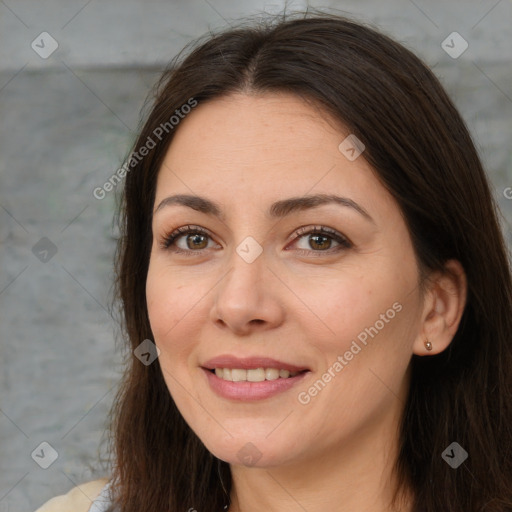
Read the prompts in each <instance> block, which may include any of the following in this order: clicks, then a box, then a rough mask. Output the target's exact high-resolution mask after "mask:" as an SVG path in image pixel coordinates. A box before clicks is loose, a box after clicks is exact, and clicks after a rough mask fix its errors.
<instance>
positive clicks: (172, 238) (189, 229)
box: [160, 225, 352, 256]
mask: <svg viewBox="0 0 512 512" xmlns="http://www.w3.org/2000/svg"><path fill="white" fill-rule="evenodd" d="M189 234H190V235H192V234H194V235H196V234H200V235H206V236H208V237H210V238H212V237H211V235H210V233H209V232H208V231H207V230H206V229H204V228H202V227H200V226H190V225H188V226H182V227H180V228H177V229H175V230H174V231H173V232H172V233H170V234H169V235H167V236H165V237H164V239H163V240H162V242H161V244H160V248H161V249H167V250H172V252H174V253H178V254H185V255H187V256H195V255H198V254H201V253H202V252H203V251H204V250H205V249H199V250H197V251H193V250H191V249H190V250H183V249H180V248H179V247H176V246H175V242H176V240H177V239H178V238H180V237H181V236H183V235H189ZM294 234H295V235H296V236H297V238H302V237H304V236H306V235H327V236H328V238H331V239H332V240H334V241H336V242H338V243H339V244H340V245H339V246H338V247H335V248H334V249H327V250H325V251H322V250H317V251H314V250H306V249H297V251H299V254H300V255H311V254H312V253H313V254H316V255H317V256H323V255H324V254H332V253H337V252H339V251H342V250H344V249H350V248H351V247H352V243H351V242H350V241H349V240H348V239H347V238H346V237H345V236H343V235H342V234H341V233H338V232H337V231H335V230H334V229H331V228H328V227H325V226H314V227H309V226H307V227H301V228H299V229H297V230H296V231H295V233H294ZM294 241H295V240H294ZM172 246H174V247H173V249H171V247H172Z"/></svg>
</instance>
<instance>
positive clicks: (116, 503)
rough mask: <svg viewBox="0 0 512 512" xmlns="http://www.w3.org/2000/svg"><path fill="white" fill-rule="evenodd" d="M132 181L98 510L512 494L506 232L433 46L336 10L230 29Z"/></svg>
mask: <svg viewBox="0 0 512 512" xmlns="http://www.w3.org/2000/svg"><path fill="white" fill-rule="evenodd" d="M124 175H126V183H125V188H124V196H123V203H122V208H121V210H120V212H121V226H122V232H123V236H122V238H121V239H120V244H119V248H118V254H117V268H118V281H117V291H118V296H119V298H120V299H121V304H122V311H123V314H124V321H125V323H124V326H125V331H126V339H127V340H128V342H129V346H130V350H131V351H133V356H132V357H131V358H130V362H129V365H128V368H127V370H126V376H125V380H124V382H123V385H122V388H121V390H120V392H119V396H118V400H117V402H116V404H115V408H114V410H113V412H114V413H115V415H114V418H115V421H114V424H113V453H114V454H115V462H114V472H113V475H112V478H111V481H110V482H109V484H107V486H105V483H106V482H105V481H98V482H93V483H91V484H89V485H91V486H92V487H91V488H90V489H91V491H92V490H93V491H94V492H91V494H94V495H96V494H98V493H99V491H100V490H103V494H102V496H100V498H99V499H98V500H96V501H95V503H94V504H93V505H92V508H91V509H90V510H96V511H99V510H109V511H114V510H116V511H119V512H135V511H137V512H144V511H147V512H149V511H155V510H159V511H162V512H163V511H169V512H170V511H172V512H183V511H189V512H192V511H199V512H200V511H211V512H217V511H221V510H229V512H248V511H250V512H252V511H256V510H258V511H259V510H266V511H285V510H286V511H290V510H307V511H308V512H316V511H319V510H336V511H343V512H344V511H349V510H350V511H362V510H372V511H391V510H400V511H408V512H413V511H414V512H417V511H425V512H434V511H435V512H437V511H440V510H443V511H454V512H458V511H460V512H462V511H464V512H470V511H475V512H476V511H505V510H511V509H512V487H511V485H510V482H511V479H512V457H511V444H512V436H511V425H512V410H511V403H512V402H511V398H512V396H511V395H512V393H511V391H512V385H511V375H512V372H511V371H510V370H511V368H512V351H511V335H512V314H511V312H512V307H511V306H512V294H511V291H512V282H511V275H510V268H509V264H508V261H507V253H506V248H505V244H504V241H503V237H502V234H501V233H500V229H499V224H498V220H497V214H496V207H495V203H494V201H493V198H492V196H491V193H490V190H489V185H488V182H487V180H486V177H485V173H484V171H483V169H482V165H481V162H480V160H479V158H478V155H477V152H476V150H475V147H474V145H473V143H472V140H471V137H470V135H469V133H468V130H467V128H466V126H465V124H464V122H463V120H462V119H461V116H460V115H459V113H458V112H457V111H456V109H455V107H454V105H453V103H452V102H451V101H450V99H449V98H448V97H447V95H446V93H445V91H444V90H443V88H442V87H441V85H440V84H439V82H438V80H437V79H436V78H435V77H434V75H433V74H432V72H431V71H430V70H429V69H428V68H427V67H426V66H425V65H424V64H423V63H422V62H421V61H420V60H419V59H418V58H417V57H415V56H414V55H413V54H412V53H411V52H409V51H408V50H406V49H405V48H404V47H402V46H401V45H399V44H398V43H396V42H394V41H392V40H390V39H389V38H388V37H386V36H384V35H382V34H380V33H378V32H376V31H374V30H373V29H370V28H367V27H365V26H362V25H360V24H357V23H354V22H352V21H349V20H346V19H343V18H339V17H336V16H331V15H322V14H320V15H314V16H307V17H305V18H301V19H299V18H295V19H291V18H290V19H288V20H281V19H280V20H277V21H276V22H275V23H273V24H269V25H268V26H265V27H263V26H258V27H256V26H253V27H245V28H239V29H231V30H229V31H226V32H224V33H222V34H219V35H215V36H211V37H210V38H209V39H208V40H206V41H203V42H202V43H201V44H199V45H197V46H196V47H195V49H193V50H192V51H191V52H190V54H189V55H188V56H187V57H186V58H183V59H181V57H180V56H178V57H177V59H176V60H175V62H174V66H173V67H172V68H171V69H170V70H169V71H168V72H166V73H165V74H164V76H163V77H162V80H161V83H160V87H159V90H158V93H157V98H156V101H155V103H154V106H153V108H152V110H151V113H150V115H149V117H148V120H147V122H146V124H145V125H144V127H143V128H142V131H141V133H140V135H139V137H138V140H137V142H136V144H135V146H134V148H133V153H132V155H131V157H130V159H129V161H128V163H127V165H126V166H125V167H124V173H123V177H124ZM109 486H110V487H109ZM109 489H111V490H112V492H111V493H110V492H109ZM76 491H77V490H76V489H75V490H74V491H72V492H75V493H76ZM89 497H90V498H91V499H93V498H94V496H91V495H90V494H89ZM59 500H60V501H59ZM59 503H60V504H61V506H63V507H65V506H68V507H69V509H71V508H72V509H73V510H79V508H80V507H79V506H77V505H76V502H75V501H74V500H73V498H72V497H70V496H68V497H67V498H63V497H60V498H55V499H54V501H53V505H46V507H47V508H44V507H43V508H42V509H40V510H41V511H43V510H44V511H49V510H60V509H58V508H56V507H58V506H59ZM81 507H82V508H81V510H84V511H85V510H88V509H89V507H91V501H90V500H88V503H87V504H85V503H84V504H83V505H81ZM62 510H64V508H62ZM66 510H67V509H66Z"/></svg>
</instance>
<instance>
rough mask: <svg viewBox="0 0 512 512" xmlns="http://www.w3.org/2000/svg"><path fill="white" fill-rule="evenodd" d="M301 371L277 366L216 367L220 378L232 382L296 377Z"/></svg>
mask: <svg viewBox="0 0 512 512" xmlns="http://www.w3.org/2000/svg"><path fill="white" fill-rule="evenodd" d="M298 373H299V372H290V371H288V370H278V369H277V368H255V369H250V370H243V369H239V368H215V375H216V376H217V377H218V378H219V379H224V380H229V381H232V382H263V381H264V380H276V379H279V378H281V379H287V378H289V377H295V375H298Z"/></svg>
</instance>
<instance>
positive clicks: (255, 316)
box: [211, 251, 285, 336]
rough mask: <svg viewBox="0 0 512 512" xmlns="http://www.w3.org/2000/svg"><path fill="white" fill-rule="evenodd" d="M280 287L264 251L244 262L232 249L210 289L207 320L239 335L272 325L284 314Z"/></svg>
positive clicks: (268, 327) (273, 326) (276, 325)
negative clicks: (211, 300)
mask: <svg viewBox="0 0 512 512" xmlns="http://www.w3.org/2000/svg"><path fill="white" fill-rule="evenodd" d="M282 288H283V287H282V284H281V283H280V282H279V280H278V279H276V277H275V275H274V273H273V272H272V271H271V270H270V268H268V265H267V261H266V259H265V257H264V253H263V254H261V255H260V256H259V257H258V258H257V259H256V260H254V261H253V262H251V263H248V262H247V261H245V260H244V259H243V258H241V257H240V256H239V254H237V253H236V252H235V251H233V255H232V257H231V260H230V269H229V271H228V272H227V274H225V276H224V277H223V278H222V279H221V281H220V283H219V284H218V285H217V286H216V287H215V288H214V290H213V293H214V304H213V307H212V309H211V319H212V321H213V322H214V323H215V324H216V325H217V326H218V327H219V328H221V329H230V330H231V331H233V332H234V333H236V334H237V335H240V336H242V335H248V334H250V333H251V332H253V331H265V330H268V329H272V328H276V327H278V326H279V325H280V324H281V323H282V322H283V321H284V316H285V310H284V307H283V301H282V297H281V296H280V295H281V294H282V293H284V292H285V291H284V290H283V289H282Z"/></svg>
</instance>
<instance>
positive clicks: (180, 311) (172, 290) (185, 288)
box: [146, 263, 202, 353]
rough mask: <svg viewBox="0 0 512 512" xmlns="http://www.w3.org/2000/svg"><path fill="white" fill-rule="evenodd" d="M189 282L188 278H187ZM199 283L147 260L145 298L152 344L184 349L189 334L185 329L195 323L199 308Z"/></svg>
mask: <svg viewBox="0 0 512 512" xmlns="http://www.w3.org/2000/svg"><path fill="white" fill-rule="evenodd" d="M189 282H190V281H189ZM201 290H202V288H201V286H200V283H199V282H197V285H196V286H190V284H188V285H187V284H186V283H185V279H184V278H181V277H180V275H179V272H175V271H172V270H170V269H166V268H165V266H162V265H159V264H158V263H150V266H149V270H148V276H147V282H146V300H147V305H148V316H149V321H150V325H151V330H152V332H153V335H154V337H155V340H154V341H155V343H156V344H157V346H159V347H160V348H161V349H163V350H164V351H165V352H172V353H176V351H180V350H183V349H184V348H185V347H186V345H187V340H191V339H193V338H191V336H190V335H184V332H185V331H187V333H188V334H190V332H189V330H190V329H193V328H194V326H197V325H198V324H197V321H194V317H196V316H197V314H198V311H199V310H200V304H201V301H200V298H201Z"/></svg>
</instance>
